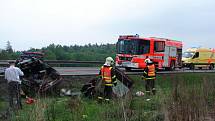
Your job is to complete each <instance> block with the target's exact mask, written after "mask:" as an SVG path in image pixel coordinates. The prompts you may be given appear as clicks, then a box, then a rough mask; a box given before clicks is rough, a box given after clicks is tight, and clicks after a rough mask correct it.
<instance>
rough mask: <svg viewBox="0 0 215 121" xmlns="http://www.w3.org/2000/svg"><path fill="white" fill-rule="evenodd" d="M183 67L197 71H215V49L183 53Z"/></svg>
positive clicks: (198, 49)
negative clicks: (205, 69)
mask: <svg viewBox="0 0 215 121" xmlns="http://www.w3.org/2000/svg"><path fill="white" fill-rule="evenodd" d="M182 62H183V67H188V68H190V69H195V67H197V68H199V69H202V68H208V69H210V70H213V69H214V64H215V49H209V48H189V49H187V50H186V51H185V52H184V53H183V58H182Z"/></svg>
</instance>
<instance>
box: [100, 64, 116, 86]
mask: <svg viewBox="0 0 215 121" xmlns="http://www.w3.org/2000/svg"><path fill="white" fill-rule="evenodd" d="M111 69H112V67H110V66H102V67H101V76H102V80H103V81H104V82H105V85H106V86H112V85H113V84H112V77H111Z"/></svg>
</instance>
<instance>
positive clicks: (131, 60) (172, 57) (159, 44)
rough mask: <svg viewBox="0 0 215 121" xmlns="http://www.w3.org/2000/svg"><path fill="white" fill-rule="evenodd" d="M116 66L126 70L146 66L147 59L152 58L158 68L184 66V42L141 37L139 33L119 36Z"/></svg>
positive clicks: (171, 68) (172, 68) (169, 68)
mask: <svg viewBox="0 0 215 121" xmlns="http://www.w3.org/2000/svg"><path fill="white" fill-rule="evenodd" d="M116 46H117V54H116V66H119V67H124V68H125V69H126V70H130V69H132V68H136V69H143V68H145V67H146V64H145V59H146V58H149V59H151V60H152V61H153V62H154V63H155V65H156V67H157V68H158V69H166V70H174V69H175V68H176V67H182V61H181V59H182V42H181V41H176V40H171V39H165V38H156V37H149V38H140V37H139V35H123V36H119V39H118V42H117V44H116Z"/></svg>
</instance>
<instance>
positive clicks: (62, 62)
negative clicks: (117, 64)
mask: <svg viewBox="0 0 215 121" xmlns="http://www.w3.org/2000/svg"><path fill="white" fill-rule="evenodd" d="M9 61H15V60H0V65H7V64H8V62H9ZM44 62H46V63H48V64H103V63H104V62H103V61H75V60H44Z"/></svg>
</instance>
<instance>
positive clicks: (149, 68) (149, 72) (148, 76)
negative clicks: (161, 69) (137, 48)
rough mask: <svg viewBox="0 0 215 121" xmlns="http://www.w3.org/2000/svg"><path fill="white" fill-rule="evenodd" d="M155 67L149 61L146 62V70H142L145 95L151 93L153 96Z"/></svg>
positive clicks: (154, 91)
mask: <svg viewBox="0 0 215 121" xmlns="http://www.w3.org/2000/svg"><path fill="white" fill-rule="evenodd" d="M155 77H156V73H155V65H154V64H153V62H152V61H151V60H148V61H146V68H145V69H144V73H143V78H144V79H145V88H146V94H147V95H150V94H151V92H152V94H153V95H155V93H156V90H155Z"/></svg>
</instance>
